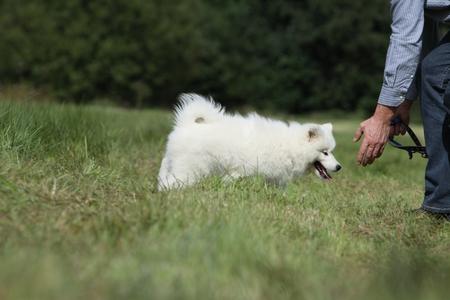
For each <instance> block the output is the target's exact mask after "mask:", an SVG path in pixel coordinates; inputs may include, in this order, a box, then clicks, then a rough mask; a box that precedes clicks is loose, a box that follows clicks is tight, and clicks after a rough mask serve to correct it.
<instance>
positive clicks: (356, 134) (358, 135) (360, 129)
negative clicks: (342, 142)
mask: <svg viewBox="0 0 450 300" xmlns="http://www.w3.org/2000/svg"><path fill="white" fill-rule="evenodd" d="M363 133H364V131H363V129H362V127H361V126H359V128H358V129H357V130H356V132H355V136H354V137H353V142H355V143H356V142H357V141H359V140H360V139H361V136H362V135H363Z"/></svg>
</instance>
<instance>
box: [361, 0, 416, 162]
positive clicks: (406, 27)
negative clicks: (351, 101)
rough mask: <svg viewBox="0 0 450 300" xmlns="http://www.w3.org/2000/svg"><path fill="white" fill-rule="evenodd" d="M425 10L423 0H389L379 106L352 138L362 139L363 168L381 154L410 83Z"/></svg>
mask: <svg viewBox="0 0 450 300" xmlns="http://www.w3.org/2000/svg"><path fill="white" fill-rule="evenodd" d="M424 6H425V0H391V14H392V25H391V29H392V34H391V38H390V43H389V49H388V54H387V57H386V65H385V69H384V80H383V85H382V88H381V92H380V96H379V98H378V104H377V107H376V109H375V112H374V114H373V116H372V117H371V118H369V119H367V120H365V121H364V122H362V123H361V124H360V127H359V128H358V130H357V131H356V133H355V137H354V141H358V140H359V139H360V138H361V137H362V135H364V139H363V141H362V143H361V147H360V149H359V153H358V156H357V160H358V163H360V164H361V165H363V166H366V165H368V164H372V163H373V162H374V160H375V159H376V158H378V157H380V156H381V154H382V153H383V150H384V147H385V145H386V143H387V141H388V138H389V134H390V130H391V126H390V122H391V119H392V118H393V116H394V115H395V112H396V108H397V107H398V106H399V105H400V104H401V103H402V102H403V101H404V100H405V97H406V93H407V91H408V88H409V87H410V86H411V83H412V81H413V78H414V74H415V71H416V69H417V65H418V63H419V57H420V52H421V48H422V33H423V26H424Z"/></svg>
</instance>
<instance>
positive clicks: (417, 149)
mask: <svg viewBox="0 0 450 300" xmlns="http://www.w3.org/2000/svg"><path fill="white" fill-rule="evenodd" d="M397 124H401V125H403V126H404V127H405V128H406V132H407V133H408V135H409V136H410V138H411V139H412V140H413V142H414V144H415V146H403V145H402V144H400V143H399V142H397V141H396V140H394V138H393V137H391V138H389V144H391V146H393V147H395V148H397V149H400V150H404V151H406V152H408V156H409V159H412V158H413V155H414V153H419V154H420V155H421V156H422V157H423V158H428V154H427V150H426V147H425V146H423V145H422V143H421V142H420V140H419V138H418V137H417V135H416V134H415V133H414V131H413V130H412V129H411V127H409V126H408V125H406V124H405V123H403V121H402V120H401V119H400V118H399V117H395V118H394V119H393V120H392V121H391V125H392V126H394V125H397Z"/></svg>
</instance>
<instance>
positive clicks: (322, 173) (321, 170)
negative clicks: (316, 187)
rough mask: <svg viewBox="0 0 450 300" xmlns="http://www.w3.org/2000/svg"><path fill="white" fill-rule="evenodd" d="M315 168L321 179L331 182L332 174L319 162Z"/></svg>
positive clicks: (315, 164)
mask: <svg viewBox="0 0 450 300" xmlns="http://www.w3.org/2000/svg"><path fill="white" fill-rule="evenodd" d="M314 167H315V168H316V170H317V172H319V175H320V177H322V179H325V180H330V179H331V178H332V177H331V176H330V174H328V172H327V169H325V167H324V166H323V165H322V164H321V163H320V162H318V161H316V162H315V163H314Z"/></svg>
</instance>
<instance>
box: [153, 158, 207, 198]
mask: <svg viewBox="0 0 450 300" xmlns="http://www.w3.org/2000/svg"><path fill="white" fill-rule="evenodd" d="M192 164H195V160H192V159H189V158H188V157H185V158H182V159H180V158H178V159H176V160H169V159H167V158H164V159H163V162H162V163H161V170H160V173H159V180H158V189H159V190H160V191H161V190H169V189H174V188H181V187H185V186H188V185H192V184H194V183H196V182H197V181H198V179H199V178H200V177H201V176H200V175H201V174H196V173H195V171H194V166H193V165H192Z"/></svg>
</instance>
